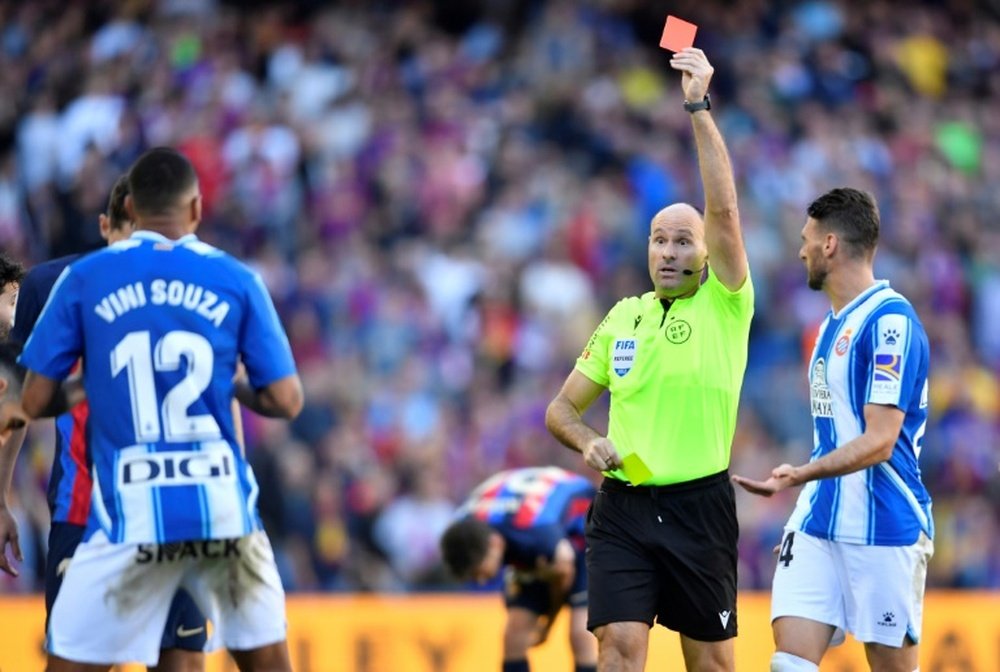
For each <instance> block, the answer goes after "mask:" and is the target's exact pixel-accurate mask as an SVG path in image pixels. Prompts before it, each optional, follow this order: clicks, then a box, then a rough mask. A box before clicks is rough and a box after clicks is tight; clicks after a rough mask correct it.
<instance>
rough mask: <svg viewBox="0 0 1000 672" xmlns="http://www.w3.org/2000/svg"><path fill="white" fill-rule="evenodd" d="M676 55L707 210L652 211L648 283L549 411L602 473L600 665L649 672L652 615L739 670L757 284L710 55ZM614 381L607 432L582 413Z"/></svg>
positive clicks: (699, 658)
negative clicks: (747, 417) (745, 399)
mask: <svg viewBox="0 0 1000 672" xmlns="http://www.w3.org/2000/svg"><path fill="white" fill-rule="evenodd" d="M670 65H671V67H672V68H673V69H675V70H680V71H681V72H682V73H683V74H682V82H681V85H682V88H683V91H684V98H685V102H684V109H686V110H687V111H688V112H690V113H691V124H692V128H693V131H694V138H695V142H696V144H697V149H698V165H699V169H700V171H701V177H702V182H703V183H704V189H705V214H704V217H702V216H701V214H699V211H698V210H696V209H695V208H694V207H692V206H690V205H687V204H682V203H678V204H674V205H671V206H669V207H667V208H664V209H663V210H661V211H660V212H659V213H657V214H656V216H655V217H654V218H653V220H652V222H651V223H650V235H649V274H650V277H651V278H652V281H653V291H651V292H647V293H645V294H643V295H642V296H635V297H629V298H626V299H622V300H621V301H619V302H618V303H617V304H616V305H615V306H614V307H613V308H612V309H611V312H609V313H608V315H607V317H605V318H604V321H603V322H601V324H600V325H599V326H598V327H597V330H596V331H595V332H594V334H593V336H592V337H591V339H590V342H589V343H588V344H587V347H586V349H585V350H584V351H583V354H582V355H580V357H579V358H578V359H577V361H576V367H575V369H574V370H573V372H572V373H570V375H569V377H568V378H567V379H566V382H565V384H564V385H563V388H562V390H560V392H559V394H558V395H557V396H556V398H555V399H554V400H553V401H552V403H551V404H549V408H548V411H547V413H546V418H545V420H546V425H547V426H548V428H549V431H551V432H552V434H553V435H554V436H555V437H556V438H557V439H559V440H560V441H561V442H562V443H564V444H566V445H567V446H569V447H570V448H572V449H573V450H576V451H578V452H580V453H582V454H583V458H584V461H585V462H586V463H587V464H588V465H589V466H590V467H591V468H593V469H597V470H598V471H601V472H603V473H604V481H603V483H602V484H601V487H600V490H599V491H598V494H597V496H596V498H595V499H594V504H593V506H592V508H591V511H590V515H589V519H588V522H587V529H586V536H587V543H588V545H589V550H588V551H587V572H588V575H589V581H588V594H589V604H590V613H589V617H588V623H587V627H588V628H589V629H590V630H592V631H593V632H594V634H595V635H596V636H597V640H598V647H599V653H598V670H600V671H601V672H633V671H634V672H641V671H642V670H643V669H644V666H645V661H646V653H647V648H648V638H649V628H651V627H652V625H653V623H654V622H657V623H659V624H660V625H663V626H665V627H667V628H669V629H671V630H676V631H677V632H679V633H680V636H681V649H682V651H683V653H684V661H685V664H686V667H687V669H688V670H704V671H708V670H712V671H715V670H733V669H734V655H733V637H735V636H736V561H737V551H736V542H737V537H738V536H739V529H738V525H737V521H736V507H735V503H734V497H733V486H732V484H731V483H730V480H729V477H728V474H727V471H726V470H727V468H728V466H729V451H730V445H731V443H732V438H733V432H734V430H735V426H736V410H737V404H738V401H739V396H740V387H741V385H742V382H743V372H744V369H745V368H746V360H747V337H748V334H749V331H750V319H751V317H752V315H753V285H752V283H751V281H750V275H749V268H748V265H747V259H746V251H745V249H744V247H743V239H742V235H741V232H740V222H739V214H738V212H737V208H736V185H735V183H734V179H733V171H732V168H731V166H730V163H729V156H728V154H727V152H726V147H725V143H724V141H723V139H722V136H721V134H720V133H719V130H718V128H717V127H716V125H715V122H714V121H713V120H712V115H711V112H710V111H709V109H710V101H709V97H708V84H709V81H710V80H711V78H712V73H713V68H712V66H711V65H710V64H709V62H708V59H706V57H705V55H704V53H702V51H701V50H700V49H693V48H688V49H684V50H683V51H681V52H678V53H676V54H674V56H673V58H672V59H671V62H670ZM605 389H607V390H609V391H610V393H611V408H610V417H609V423H608V427H609V428H608V436H607V437H604V436H601V435H600V434H598V433H597V432H596V431H594V429H593V428H591V427H590V426H589V425H587V424H586V423H585V422H584V421H583V418H582V416H583V413H584V412H585V411H586V410H587V408H588V407H589V406H590V405H591V404H592V403H593V402H594V400H595V399H596V398H597V397H598V396H600V394H601V392H603V391H604V390H605ZM630 481H632V482H634V483H636V484H633V483H632V482H630Z"/></svg>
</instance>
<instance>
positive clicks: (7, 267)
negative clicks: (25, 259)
mask: <svg viewBox="0 0 1000 672" xmlns="http://www.w3.org/2000/svg"><path fill="white" fill-rule="evenodd" d="M23 276H24V267H23V266H21V264H19V263H18V262H16V261H14V260H13V259H11V258H10V257H8V256H7V255H6V254H4V253H3V252H0V340H6V338H7V335H8V334H9V333H10V328H11V325H12V324H13V323H14V306H15V305H17V292H18V289H19V288H20V286H21V279H22V278H23Z"/></svg>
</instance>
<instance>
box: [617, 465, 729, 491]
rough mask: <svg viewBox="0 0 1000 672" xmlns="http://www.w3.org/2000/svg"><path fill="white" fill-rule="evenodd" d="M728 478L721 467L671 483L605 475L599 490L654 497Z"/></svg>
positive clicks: (717, 482)
mask: <svg viewBox="0 0 1000 672" xmlns="http://www.w3.org/2000/svg"><path fill="white" fill-rule="evenodd" d="M728 480H729V470H728V469H723V470H722V471H720V472H718V473H716V474H709V475H708V476H701V477H700V478H695V479H692V480H690V481H681V482H680V483H671V484H669V485H632V484H631V483H628V482H626V481H620V480H618V479H617V478H609V477H607V476H605V477H604V480H603V481H601V490H604V491H605V492H624V493H628V494H633V495H646V496H649V497H656V496H657V495H661V494H662V495H667V494H671V495H672V494H676V493H679V492H688V491H690V490H701V489H704V488H708V487H711V486H713V485H717V484H719V483H724V482H726V481H728Z"/></svg>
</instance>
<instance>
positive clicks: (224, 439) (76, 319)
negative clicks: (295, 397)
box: [21, 231, 295, 543]
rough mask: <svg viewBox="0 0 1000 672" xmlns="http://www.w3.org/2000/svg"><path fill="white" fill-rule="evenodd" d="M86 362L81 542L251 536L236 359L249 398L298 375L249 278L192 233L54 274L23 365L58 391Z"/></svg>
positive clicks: (153, 240)
mask: <svg viewBox="0 0 1000 672" xmlns="http://www.w3.org/2000/svg"><path fill="white" fill-rule="evenodd" d="M81 357H82V358H83V371H84V387H85V388H86V390H87V398H88V401H89V403H90V436H89V439H90V447H91V455H92V459H93V468H92V470H93V476H94V488H93V493H92V506H91V508H90V516H89V518H88V521H87V532H86V537H85V538H90V536H91V535H92V534H93V533H94V532H96V531H97V530H103V531H104V532H105V533H106V534H107V535H108V538H109V539H110V540H111V541H112V542H115V543H164V542H175V541H189V540H199V539H225V538H233V537H240V536H243V535H246V534H248V533H250V532H252V531H254V530H258V529H261V522H260V518H259V516H258V514H257V494H258V488H257V481H256V479H255V478H254V475H253V472H252V470H251V469H250V466H249V464H248V463H247V462H246V459H245V457H244V455H243V454H242V451H241V450H240V447H239V444H238V443H237V441H236V437H235V433H234V426H233V418H232V407H231V403H232V398H233V382H232V380H233V377H234V375H235V371H236V365H237V361H238V359H242V361H243V363H244V365H245V366H246V369H247V374H248V376H249V379H250V383H251V384H252V385H253V386H254V387H255V388H260V387H264V386H266V385H268V384H269V383H272V382H274V381H276V380H279V379H281V378H284V377H286V376H290V375H292V374H294V373H295V364H294V361H293V360H292V354H291V349H290V348H289V345H288V339H287V338H286V336H285V332H284V330H283V329H282V327H281V324H280V322H279V320H278V316H277V313H276V312H275V310H274V305H273V304H272V302H271V298H270V297H269V296H268V293H267V290H266V289H265V287H264V285H263V282H262V281H261V279H260V276H258V275H257V274H256V273H254V272H253V271H251V270H250V269H249V268H248V267H246V266H245V265H244V264H242V263H241V262H239V261H236V260H235V259H233V258H232V257H230V256H229V255H227V254H225V253H223V252H221V251H220V250H217V249H216V248H214V247H212V246H210V245H207V244H205V243H202V242H201V241H199V240H198V239H197V238H196V237H195V236H194V235H188V236H184V237H183V238H181V239H179V240H169V239H167V238H165V237H163V236H161V235H159V234H157V233H153V232H150V231H139V232H136V233H135V234H134V235H133V236H132V237H131V238H130V239H128V240H125V241H122V242H119V243H116V244H114V245H112V246H110V247H108V248H106V249H104V250H101V251H99V252H95V253H94V254H91V255H89V256H87V257H84V258H83V259H81V260H79V261H77V262H75V263H73V264H71V265H70V266H68V267H67V268H66V270H64V271H63V273H62V275H61V276H60V277H59V280H58V281H57V282H56V285H55V287H54V288H53V290H52V295H51V296H50V298H49V301H48V302H47V303H46V305H45V308H44V309H43V310H42V314H41V316H40V317H39V320H38V324H37V325H36V328H35V329H34V330H33V331H32V334H31V338H29V339H28V342H27V344H26V345H25V349H24V353H23V354H22V355H21V362H22V363H23V364H24V365H25V366H26V367H27V368H28V369H30V370H32V371H35V372H37V373H40V374H42V375H43V376H47V377H49V378H53V379H57V380H59V379H62V378H64V377H65V376H66V375H67V374H68V373H69V372H70V369H71V368H72V367H73V365H74V364H75V363H76V362H77V360H78V359H79V358H81Z"/></svg>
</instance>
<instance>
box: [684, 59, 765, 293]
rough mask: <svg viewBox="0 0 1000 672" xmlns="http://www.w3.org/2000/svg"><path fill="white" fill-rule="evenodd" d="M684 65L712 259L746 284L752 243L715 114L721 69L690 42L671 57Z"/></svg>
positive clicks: (730, 278) (726, 275)
mask: <svg viewBox="0 0 1000 672" xmlns="http://www.w3.org/2000/svg"><path fill="white" fill-rule="evenodd" d="M670 67H672V68H673V69H674V70H680V71H681V72H682V73H683V75H682V78H681V88H682V89H683V91H684V108H685V109H686V110H688V112H690V113H691V126H692V128H693V130H694V139H695V144H696V146H697V148H698V168H699V169H700V171H701V181H702V184H703V185H704V188H705V244H706V246H707V247H708V260H709V263H710V264H711V266H712V270H713V271H715V275H716V276H717V277H718V278H719V281H720V282H721V283H722V284H723V285H725V286H726V287H727V288H728V289H730V290H733V291H735V290H737V289H739V288H740V287H742V286H743V283H744V282H745V281H746V278H747V274H748V266H747V256H746V249H745V248H744V246H743V234H742V232H741V230H740V214H739V210H738V209H737V205H736V182H735V179H734V178H733V167H732V165H731V164H730V162H729V153H728V152H727V151H726V143H725V141H724V140H723V139H722V134H721V133H719V129H718V127H717V126H716V125H715V121H714V120H713V119H712V113H711V112H710V110H711V100H710V98H709V95H708V84H709V82H710V81H711V80H712V73H714V72H715V69H714V68H713V67H712V64H711V63H709V62H708V58H706V56H705V53H704V52H703V51H702V50H701V49H696V48H694V47H688V48H687V49H684V50H683V51H679V52H677V53H676V54H674V55H673V57H672V58H671V59H670Z"/></svg>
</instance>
